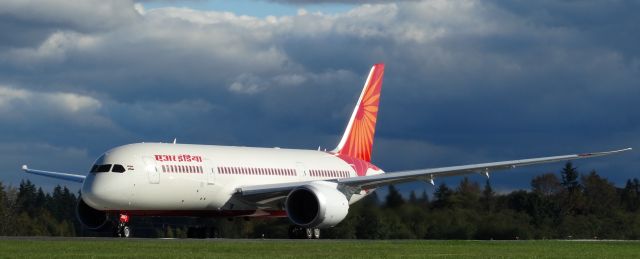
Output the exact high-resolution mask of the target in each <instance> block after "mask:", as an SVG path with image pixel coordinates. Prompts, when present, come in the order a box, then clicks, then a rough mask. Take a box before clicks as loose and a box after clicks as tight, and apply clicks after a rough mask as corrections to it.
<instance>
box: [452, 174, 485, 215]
mask: <svg viewBox="0 0 640 259" xmlns="http://www.w3.org/2000/svg"><path fill="white" fill-rule="evenodd" d="M479 199H480V186H479V185H478V183H476V182H471V181H469V178H467V177H464V178H462V181H460V184H458V188H457V189H456V192H455V193H454V195H453V201H454V203H455V205H456V206H457V207H460V208H467V209H470V208H475V207H476V206H478V201H479Z"/></svg>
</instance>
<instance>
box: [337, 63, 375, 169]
mask: <svg viewBox="0 0 640 259" xmlns="http://www.w3.org/2000/svg"><path fill="white" fill-rule="evenodd" d="M383 75H384V64H375V65H373V67H372V68H371V72H369V77H367V81H366V82H365V84H364V88H363V89H362V93H361V94H360V99H358V103H357V104H356V107H355V109H354V110H353V113H352V114H351V119H350V120H349V124H347V129H346V130H345V131H344V135H342V139H341V140H340V143H339V144H338V146H337V147H336V149H335V150H334V152H335V153H338V154H341V155H346V156H350V157H353V158H358V159H361V160H364V161H367V162H370V161H371V149H372V147H373V136H374V133H375V131H376V120H377V116H378V104H379V103H380V89H382V76H383Z"/></svg>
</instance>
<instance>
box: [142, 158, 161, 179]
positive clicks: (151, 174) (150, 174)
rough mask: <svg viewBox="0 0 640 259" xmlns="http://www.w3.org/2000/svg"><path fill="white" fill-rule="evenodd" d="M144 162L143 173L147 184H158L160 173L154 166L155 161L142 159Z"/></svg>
mask: <svg viewBox="0 0 640 259" xmlns="http://www.w3.org/2000/svg"><path fill="white" fill-rule="evenodd" d="M142 160H143V161H144V171H145V172H147V178H148V179H149V183H152V184H159V183H160V172H159V171H158V167H157V166H156V161H155V160H153V158H151V157H147V156H145V157H143V158H142Z"/></svg>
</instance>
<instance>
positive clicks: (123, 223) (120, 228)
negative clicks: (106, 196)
mask: <svg viewBox="0 0 640 259" xmlns="http://www.w3.org/2000/svg"><path fill="white" fill-rule="evenodd" d="M113 236H114V237H124V238H128V237H131V227H130V226H129V215H127V214H125V213H122V214H120V217H119V218H118V222H117V223H116V225H115V226H114V228H113Z"/></svg>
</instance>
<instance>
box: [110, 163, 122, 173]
mask: <svg viewBox="0 0 640 259" xmlns="http://www.w3.org/2000/svg"><path fill="white" fill-rule="evenodd" d="M124 171H126V170H125V169H124V166H122V165H117V164H116V165H113V168H112V169H111V172H114V173H124Z"/></svg>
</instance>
